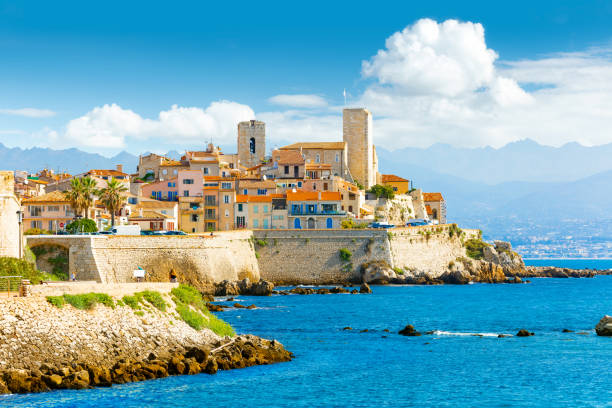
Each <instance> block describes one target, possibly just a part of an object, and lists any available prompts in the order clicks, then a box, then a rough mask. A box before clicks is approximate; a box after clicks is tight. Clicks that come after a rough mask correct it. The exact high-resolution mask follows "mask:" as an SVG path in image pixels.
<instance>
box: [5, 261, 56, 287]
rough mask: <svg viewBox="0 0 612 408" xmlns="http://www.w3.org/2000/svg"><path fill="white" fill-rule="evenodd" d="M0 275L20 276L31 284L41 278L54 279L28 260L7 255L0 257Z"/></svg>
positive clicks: (41, 279)
mask: <svg viewBox="0 0 612 408" xmlns="http://www.w3.org/2000/svg"><path fill="white" fill-rule="evenodd" d="M0 276H21V277H23V279H28V280H29V281H30V282H31V283H33V284H38V283H40V282H42V281H43V280H54V279H53V277H52V276H50V275H48V274H46V273H44V272H41V271H39V270H38V269H36V266H34V265H32V264H31V263H30V262H28V261H26V260H24V259H18V258H12V257H8V256H4V257H0Z"/></svg>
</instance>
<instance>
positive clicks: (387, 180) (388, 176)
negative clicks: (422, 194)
mask: <svg viewBox="0 0 612 408" xmlns="http://www.w3.org/2000/svg"><path fill="white" fill-rule="evenodd" d="M393 181H410V180H406V179H405V178H401V177H399V176H396V175H395V174H383V175H382V182H383V183H390V182H393Z"/></svg>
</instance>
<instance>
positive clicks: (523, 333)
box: [516, 329, 535, 337]
mask: <svg viewBox="0 0 612 408" xmlns="http://www.w3.org/2000/svg"><path fill="white" fill-rule="evenodd" d="M534 334H535V333H533V332H530V331H528V330H525V329H521V330H519V331H518V333H516V337H529V336H533V335H534Z"/></svg>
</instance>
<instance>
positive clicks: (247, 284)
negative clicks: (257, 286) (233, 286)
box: [238, 278, 252, 295]
mask: <svg viewBox="0 0 612 408" xmlns="http://www.w3.org/2000/svg"><path fill="white" fill-rule="evenodd" d="M251 286H252V284H251V281H250V280H249V278H244V279H243V280H241V281H239V282H238V289H239V290H240V293H241V294H243V295H245V294H247V293H250V292H251Z"/></svg>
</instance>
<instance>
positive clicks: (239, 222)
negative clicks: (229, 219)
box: [236, 217, 246, 228]
mask: <svg viewBox="0 0 612 408" xmlns="http://www.w3.org/2000/svg"><path fill="white" fill-rule="evenodd" d="M245 226H246V218H245V217H236V227H237V228H244V227H245Z"/></svg>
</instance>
